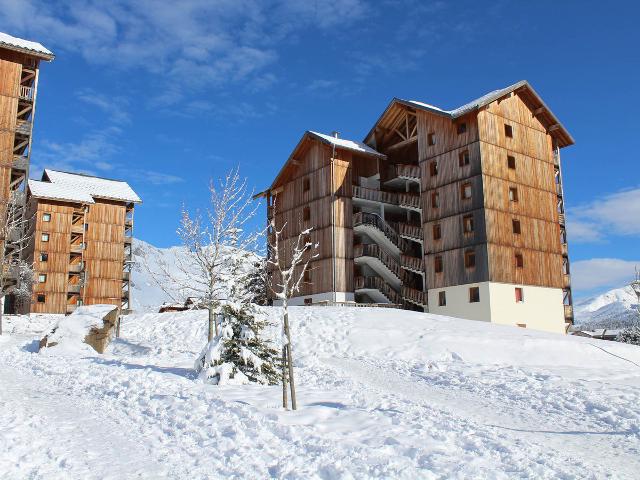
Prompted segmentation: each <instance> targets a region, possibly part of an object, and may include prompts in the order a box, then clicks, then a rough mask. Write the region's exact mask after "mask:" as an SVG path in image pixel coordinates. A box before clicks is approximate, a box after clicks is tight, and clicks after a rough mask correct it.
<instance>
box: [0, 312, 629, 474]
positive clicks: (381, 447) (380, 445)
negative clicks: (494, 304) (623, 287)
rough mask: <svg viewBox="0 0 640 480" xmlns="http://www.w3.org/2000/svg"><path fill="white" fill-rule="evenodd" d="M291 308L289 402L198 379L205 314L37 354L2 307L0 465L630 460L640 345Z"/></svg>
mask: <svg viewBox="0 0 640 480" xmlns="http://www.w3.org/2000/svg"><path fill="white" fill-rule="evenodd" d="M264 312H265V315H268V316H269V317H270V318H271V319H272V321H276V319H277V318H278V316H279V315H280V313H281V310H280V309H278V308H265V309H264ZM291 316H292V319H291V320H292V333H293V354H294V360H295V362H294V363H295V367H296V381H297V390H298V403H299V410H298V411H296V412H285V411H283V410H282V409H281V408H280V403H281V395H282V392H281V387H279V386H271V387H265V386H256V385H251V386H224V387H217V386H213V385H207V384H203V383H200V382H198V381H197V379H196V377H195V375H194V373H193V370H192V365H193V361H194V359H195V357H196V355H197V354H198V352H199V351H200V350H201V348H202V347H203V345H204V344H205V343H206V312H204V311H192V312H180V313H167V314H155V313H153V314H152V313H146V314H136V315H130V316H128V317H125V319H124V321H123V324H122V337H121V338H120V339H119V340H117V341H115V342H114V343H113V344H112V345H111V346H110V347H109V349H108V352H107V353H106V354H104V355H98V354H96V353H93V354H90V353H83V354H82V355H78V356H77V357H75V358H73V357H66V358H64V359H61V358H60V357H51V356H42V355H37V354H34V353H32V351H33V343H32V338H33V337H30V336H29V335H27V334H26V332H27V330H28V328H26V327H25V326H24V325H23V324H24V323H25V320H24V319H23V318H20V317H17V318H16V317H14V318H11V319H9V321H8V326H7V331H9V332H22V334H16V335H14V336H11V337H6V336H5V337H0V384H1V385H2V388H0V404H2V405H3V408H2V409H0V432H2V433H1V434H0V471H1V472H3V475H4V476H3V478H10V479H13V478H16V479H17V478H45V477H46V478H49V479H51V478H53V479H57V478H60V479H62V478H86V479H91V478H166V477H169V478H198V479H200V478H202V479H204V478H220V477H233V478H248V479H251V478H267V477H272V478H274V477H276V478H304V479H315V478H322V479H332V478H371V477H378V478H604V477H610V478H634V477H637V472H638V471H640V409H638V403H639V400H640V348H638V347H634V346H630V345H623V344H617V343H613V342H602V341H596V340H589V339H586V338H579V337H568V336H561V335H554V334H548V333H543V332H534V331H528V330H524V329H518V328H512V327H507V326H500V325H492V324H486V323H482V322H473V321H465V320H458V319H452V318H447V317H439V316H435V315H429V314H422V313H416V312H408V311H397V310H387V309H374V308H338V307H294V308H293V309H292V315H291ZM42 323H43V320H42V318H40V319H39V320H38V321H37V322H35V323H34V329H37V328H40V325H41V324H42ZM18 325H22V327H20V328H18ZM277 331H278V328H277V327H276V326H274V327H273V328H272V331H271V332H270V334H271V335H273V337H274V338H276V337H277Z"/></svg>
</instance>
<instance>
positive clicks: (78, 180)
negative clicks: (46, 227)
mask: <svg viewBox="0 0 640 480" xmlns="http://www.w3.org/2000/svg"><path fill="white" fill-rule="evenodd" d="M28 186H29V191H30V192H31V195H32V196H34V197H37V198H48V199H51V200H62V201H69V202H79V203H95V200H94V199H96V198H100V199H105V200H115V201H120V202H127V203H142V200H141V199H140V197H139V196H138V195H137V194H136V192H134V191H133V189H132V188H131V187H130V186H129V184H128V183H127V182H123V181H120V180H111V179H108V178H101V177H94V176H91V175H84V174H80V173H69V172H60V171H58V170H50V169H45V171H44V173H43V174H42V180H40V181H38V180H29V182H28Z"/></svg>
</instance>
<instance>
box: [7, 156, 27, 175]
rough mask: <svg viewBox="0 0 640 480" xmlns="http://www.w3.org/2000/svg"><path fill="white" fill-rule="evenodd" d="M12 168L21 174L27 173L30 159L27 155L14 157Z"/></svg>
mask: <svg viewBox="0 0 640 480" xmlns="http://www.w3.org/2000/svg"><path fill="white" fill-rule="evenodd" d="M11 168H12V169H14V170H18V171H21V172H26V171H27V169H28V168H29V157H26V156H25V155H14V156H13V162H12V163H11Z"/></svg>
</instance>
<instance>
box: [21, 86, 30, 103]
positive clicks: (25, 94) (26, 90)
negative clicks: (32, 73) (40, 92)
mask: <svg viewBox="0 0 640 480" xmlns="http://www.w3.org/2000/svg"><path fill="white" fill-rule="evenodd" d="M18 96H19V97H20V100H27V101H29V102H32V101H33V87H26V86H24V85H20V90H19V92H18Z"/></svg>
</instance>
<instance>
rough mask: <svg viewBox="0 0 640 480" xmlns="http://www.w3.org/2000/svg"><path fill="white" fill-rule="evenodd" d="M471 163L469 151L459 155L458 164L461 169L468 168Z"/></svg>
mask: <svg viewBox="0 0 640 480" xmlns="http://www.w3.org/2000/svg"><path fill="white" fill-rule="evenodd" d="M470 162H471V157H470V156H469V150H465V151H464V152H460V154H459V155H458V164H459V165H460V166H461V167H466V166H467V165H469V163H470Z"/></svg>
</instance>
